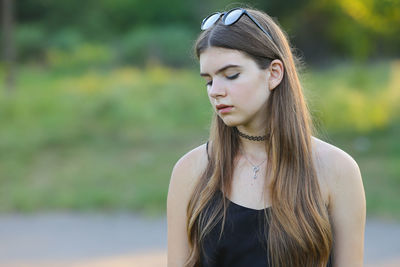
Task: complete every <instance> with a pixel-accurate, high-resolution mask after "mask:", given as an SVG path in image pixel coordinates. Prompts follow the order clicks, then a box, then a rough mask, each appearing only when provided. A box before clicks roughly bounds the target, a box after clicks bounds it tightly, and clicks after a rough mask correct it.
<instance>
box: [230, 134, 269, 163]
mask: <svg viewBox="0 0 400 267" xmlns="http://www.w3.org/2000/svg"><path fill="white" fill-rule="evenodd" d="M237 129H238V130H239V131H240V132H241V133H244V134H246V135H249V136H265V134H266V133H265V131H260V130H255V129H253V130H252V129H247V128H244V127H240V126H238V127H237ZM239 139H240V149H241V150H242V153H245V154H246V156H247V157H249V158H250V159H253V160H254V161H262V160H264V159H265V158H266V151H265V145H266V141H265V140H264V141H254V140H249V139H247V138H245V137H242V136H239Z"/></svg>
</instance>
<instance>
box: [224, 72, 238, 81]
mask: <svg viewBox="0 0 400 267" xmlns="http://www.w3.org/2000/svg"><path fill="white" fill-rule="evenodd" d="M239 74H240V73H236V74H235V75H232V76H227V77H226V78H227V79H229V80H234V79H236V78H237V77H239Z"/></svg>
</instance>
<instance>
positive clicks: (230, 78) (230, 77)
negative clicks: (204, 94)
mask: <svg viewBox="0 0 400 267" xmlns="http://www.w3.org/2000/svg"><path fill="white" fill-rule="evenodd" d="M239 74H240V73H236V74H234V75H232V76H227V77H226V78H227V79H228V80H234V79H236V78H238V77H239ZM211 84H212V81H209V82H208V83H206V86H211Z"/></svg>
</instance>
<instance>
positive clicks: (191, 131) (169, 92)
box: [0, 61, 400, 220]
mask: <svg viewBox="0 0 400 267" xmlns="http://www.w3.org/2000/svg"><path fill="white" fill-rule="evenodd" d="M399 69H400V67H399V64H398V63H397V62H396V61H392V62H382V63H379V64H374V65H371V66H362V67H360V66H352V65H343V66H339V67H332V68H331V69H328V70H323V71H317V70H311V71H310V72H308V73H306V75H304V80H305V81H304V84H305V90H306V95H307V96H308V98H309V99H310V102H311V110H312V112H313V114H314V116H315V118H316V121H317V123H319V124H320V125H323V127H322V129H326V134H325V136H328V137H329V139H328V140H326V139H325V140H326V141H327V142H330V143H332V144H334V145H336V146H338V147H340V148H341V149H343V150H345V151H346V152H348V153H349V154H350V155H352V156H353V157H354V158H355V159H356V161H357V162H358V163H359V166H360V169H361V172H362V175H363V179H364V186H365V190H366V195H367V208H368V214H369V215H371V216H381V217H385V218H395V219H398V220H400V216H399V214H400V205H399V204H400V203H399V202H400V201H399V200H398V199H399V198H398V194H399V193H400V187H399V183H400V181H399V180H400V175H399V174H400V167H399V166H398V165H400V164H397V162H398V159H399V157H400V147H399V141H398V136H399V134H400V131H399V127H398V126H396V125H398V124H396V121H397V122H398V121H399V115H398V114H399V111H400V109H399V105H398V104H397V103H398V101H399V100H400V97H399V93H398V92H399V91H400V90H398V89H399V88H398V84H400V83H398V82H397V81H398V78H397V77H396V76H395V75H394V73H395V72H397V71H398V70H399ZM18 73H19V77H18V82H17V87H16V90H15V92H14V93H13V94H11V95H7V94H5V93H4V91H5V90H4V88H0V90H1V92H2V93H0V94H1V95H0V212H16V211H17V212H35V211H38V210H83V211H87V210H131V211H138V212H143V213H147V214H159V213H164V212H165V208H166V197H167V190H168V184H169V179H170V175H171V171H172V168H173V165H174V164H175V162H176V161H177V160H178V159H179V157H181V156H182V155H183V154H184V153H186V152H187V151H189V150H190V149H192V148H194V147H196V146H197V145H200V144H202V143H203V142H205V141H206V139H207V133H208V127H209V118H210V116H211V109H210V104H209V102H208V98H207V96H206V89H205V86H204V81H202V80H201V78H200V77H199V75H198V71H193V70H173V69H168V68H163V67H158V66H153V67H149V68H147V69H138V68H134V67H120V68H115V69H87V70H86V71H81V70H80V71H74V70H65V69H64V70H59V69H55V70H50V69H44V68H40V67H37V66H22V67H20V68H19V72H18ZM1 77H4V73H2V72H1V71H0V78H1ZM0 86H2V83H1V85H0ZM376 87H379V90H377V89H376ZM360 136H363V137H364V139H360V138H359V137H360ZM365 144H366V145H365ZM368 144H369V146H368ZM363 149H364V150H363Z"/></svg>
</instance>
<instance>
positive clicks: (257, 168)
mask: <svg viewBox="0 0 400 267" xmlns="http://www.w3.org/2000/svg"><path fill="white" fill-rule="evenodd" d="M241 151H242V154H243V156H244V157H245V158H246V160H247V161H248V162H249V163H250V164H251V166H253V172H254V176H253V179H256V178H257V173H258V172H259V171H260V166H261V164H263V163H264V162H265V161H266V160H267V158H266V159H264V161H263V162H261V163H260V164H258V165H255V164H253V163H252V162H251V161H250V160H249V159H248V158H247V156H246V154H245V153H243V150H241Z"/></svg>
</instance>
